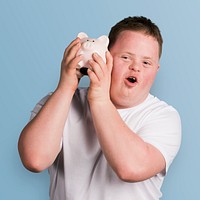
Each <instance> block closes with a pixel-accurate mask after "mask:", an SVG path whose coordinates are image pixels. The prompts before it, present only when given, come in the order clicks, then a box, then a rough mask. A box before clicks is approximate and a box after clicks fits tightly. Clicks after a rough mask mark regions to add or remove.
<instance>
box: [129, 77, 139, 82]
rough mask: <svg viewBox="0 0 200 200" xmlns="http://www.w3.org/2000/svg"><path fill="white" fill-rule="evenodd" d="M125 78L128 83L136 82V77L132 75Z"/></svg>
mask: <svg viewBox="0 0 200 200" xmlns="http://www.w3.org/2000/svg"><path fill="white" fill-rule="evenodd" d="M127 80H128V81H129V82H130V83H135V82H137V78H136V77H134V76H129V77H128V78H127Z"/></svg>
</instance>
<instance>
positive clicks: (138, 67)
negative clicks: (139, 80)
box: [129, 62, 141, 72]
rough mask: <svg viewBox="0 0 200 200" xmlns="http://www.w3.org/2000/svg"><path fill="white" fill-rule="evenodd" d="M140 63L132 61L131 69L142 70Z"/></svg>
mask: <svg viewBox="0 0 200 200" xmlns="http://www.w3.org/2000/svg"><path fill="white" fill-rule="evenodd" d="M140 68H141V67H140V65H139V63H137V62H133V63H131V64H130V66H129V69H130V70H133V71H135V72H140Z"/></svg>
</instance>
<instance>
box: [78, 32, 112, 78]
mask: <svg viewBox="0 0 200 200" xmlns="http://www.w3.org/2000/svg"><path fill="white" fill-rule="evenodd" d="M78 37H79V38H80V39H81V48H80V50H79V51H78V53H77V55H80V54H82V55H83V59H82V60H81V61H80V62H79V64H78V66H77V68H78V69H77V75H78V77H79V78H81V77H82V76H83V75H87V69H88V68H91V67H90V65H89V64H88V61H89V60H90V59H92V54H93V53H95V52H96V53H98V54H99V55H100V56H101V57H102V58H103V60H104V61H105V62H106V58H105V52H106V51H107V50H108V43H109V39H108V37H107V36H105V35H103V36H100V37H99V38H97V39H93V38H89V37H88V35H87V34H86V33H83V32H81V33H79V34H78Z"/></svg>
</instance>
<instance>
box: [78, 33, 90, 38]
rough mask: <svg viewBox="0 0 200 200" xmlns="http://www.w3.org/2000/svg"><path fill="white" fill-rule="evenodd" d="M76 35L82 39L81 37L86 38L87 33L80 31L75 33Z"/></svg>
mask: <svg viewBox="0 0 200 200" xmlns="http://www.w3.org/2000/svg"><path fill="white" fill-rule="evenodd" d="M77 37H79V38H80V39H83V38H87V37H88V35H87V34H86V33H84V32H80V33H79V34H78V35H77Z"/></svg>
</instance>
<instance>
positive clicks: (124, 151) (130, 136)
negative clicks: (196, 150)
mask: <svg viewBox="0 0 200 200" xmlns="http://www.w3.org/2000/svg"><path fill="white" fill-rule="evenodd" d="M94 60H95V62H94V61H91V63H90V64H91V66H92V68H93V71H88V74H89V77H90V80H91V83H90V89H89V92H88V100H89V104H90V110H91V114H92V119H93V122H94V126H95V129H96V133H97V137H98V139H99V142H100V145H101V148H102V151H103V152H104V155H105V157H106V159H107V161H108V162H109V164H110V166H111V167H112V168H113V170H114V171H115V172H116V174H117V175H118V176H119V178H121V179H122V180H124V181H128V182H137V181H142V180H146V179H148V178H150V177H152V176H154V175H156V174H157V173H159V172H161V171H162V170H164V169H165V164H166V163H165V159H164V157H163V155H162V154H161V153H160V151H159V150H157V149H156V148H155V147H154V146H152V145H150V144H148V143H145V142H144V141H143V140H142V139H141V138H140V137H139V136H138V135H137V134H136V133H134V132H133V131H132V130H130V129H129V127H128V126H127V125H126V124H125V122H124V121H123V120H122V119H121V117H120V115H119V113H118V112H117V110H116V108H115V106H114V105H113V103H112V102H111V100H110V97H109V88H110V78H111V70H112V59H111V56H110V55H109V53H107V64H106V65H105V64H104V63H103V62H102V60H101V59H100V57H98V56H97V57H94Z"/></svg>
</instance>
